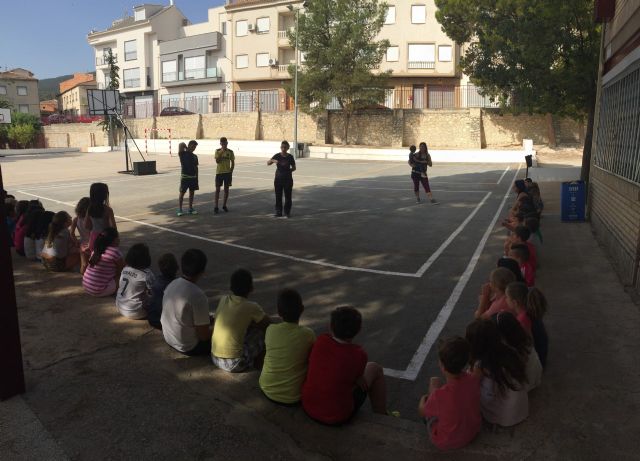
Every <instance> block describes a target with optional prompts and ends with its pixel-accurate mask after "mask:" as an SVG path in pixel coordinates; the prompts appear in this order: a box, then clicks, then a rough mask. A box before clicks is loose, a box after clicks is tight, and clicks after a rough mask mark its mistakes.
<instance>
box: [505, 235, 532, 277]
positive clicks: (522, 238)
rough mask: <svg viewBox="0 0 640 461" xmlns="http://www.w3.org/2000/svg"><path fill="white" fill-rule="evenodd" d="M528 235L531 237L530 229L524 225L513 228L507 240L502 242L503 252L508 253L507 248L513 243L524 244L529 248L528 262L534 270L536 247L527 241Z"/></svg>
mask: <svg viewBox="0 0 640 461" xmlns="http://www.w3.org/2000/svg"><path fill="white" fill-rule="evenodd" d="M529 237H531V231H530V230H529V229H528V228H527V227H525V226H516V228H515V229H514V230H513V233H512V234H511V235H510V236H509V238H507V241H506V242H505V244H504V254H505V255H508V254H509V248H511V246H512V245H514V244H522V245H526V246H527V248H528V249H529V262H530V263H531V266H532V267H533V269H534V270H535V269H536V267H537V265H538V264H537V263H538V261H537V258H536V256H537V255H536V248H535V247H534V246H533V244H532V243H531V242H529Z"/></svg>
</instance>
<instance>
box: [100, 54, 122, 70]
mask: <svg viewBox="0 0 640 461" xmlns="http://www.w3.org/2000/svg"><path fill="white" fill-rule="evenodd" d="M107 59H108V56H107V55H102V56H96V67H102V66H108V65H109V63H108V62H107ZM113 59H114V62H116V63H117V62H118V55H117V53H113Z"/></svg>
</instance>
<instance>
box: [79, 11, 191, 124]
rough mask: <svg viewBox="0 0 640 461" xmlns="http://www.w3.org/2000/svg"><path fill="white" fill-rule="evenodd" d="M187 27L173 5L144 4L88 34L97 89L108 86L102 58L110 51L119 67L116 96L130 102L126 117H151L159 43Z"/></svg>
mask: <svg viewBox="0 0 640 461" xmlns="http://www.w3.org/2000/svg"><path fill="white" fill-rule="evenodd" d="M172 3H173V2H172ZM188 24H189V21H188V20H187V18H186V17H185V16H184V15H183V14H182V12H181V11H180V10H179V9H178V8H177V7H176V6H175V5H173V4H170V5H168V6H165V5H156V4H148V3H147V4H142V5H138V6H136V7H134V8H133V16H125V17H123V18H120V19H117V20H115V21H113V23H112V25H111V27H109V28H108V29H107V30H104V31H91V32H90V33H89V35H88V36H87V41H88V42H89V45H91V46H92V47H93V49H94V52H95V60H96V81H97V85H98V88H106V87H108V86H109V66H108V64H107V59H106V57H107V55H108V53H109V51H111V53H112V54H113V55H114V56H115V58H116V60H117V64H118V66H119V67H120V70H119V78H120V88H119V90H120V93H121V95H122V96H123V97H125V98H127V99H128V100H130V101H133V102H134V104H132V105H127V106H126V107H127V110H128V111H129V113H128V114H126V115H128V116H137V117H146V116H151V115H153V112H152V110H153V107H154V105H155V102H156V101H157V90H158V88H159V87H160V78H161V77H160V69H159V65H158V63H159V48H160V47H159V43H160V42H163V41H167V40H175V39H177V38H180V37H179V34H180V32H181V30H182V28H183V27H184V26H186V25H188ZM150 110H151V112H149V111H150Z"/></svg>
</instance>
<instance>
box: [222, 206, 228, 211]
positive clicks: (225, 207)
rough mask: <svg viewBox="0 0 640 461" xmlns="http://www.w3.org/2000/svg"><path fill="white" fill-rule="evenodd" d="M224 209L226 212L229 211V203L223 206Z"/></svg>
mask: <svg viewBox="0 0 640 461" xmlns="http://www.w3.org/2000/svg"><path fill="white" fill-rule="evenodd" d="M222 209H223V210H224V212H225V213H227V212H228V211H229V208H227V205H225V206H223V207H222Z"/></svg>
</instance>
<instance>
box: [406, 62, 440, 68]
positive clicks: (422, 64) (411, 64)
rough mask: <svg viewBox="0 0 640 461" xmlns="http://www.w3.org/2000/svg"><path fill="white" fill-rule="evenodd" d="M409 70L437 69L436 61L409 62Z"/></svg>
mask: <svg viewBox="0 0 640 461" xmlns="http://www.w3.org/2000/svg"><path fill="white" fill-rule="evenodd" d="M407 67H408V68H409V69H435V68H436V63H435V62H434V61H409V63H408V66H407Z"/></svg>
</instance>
